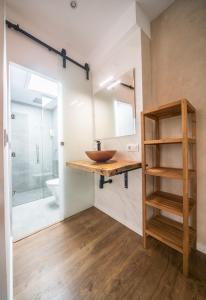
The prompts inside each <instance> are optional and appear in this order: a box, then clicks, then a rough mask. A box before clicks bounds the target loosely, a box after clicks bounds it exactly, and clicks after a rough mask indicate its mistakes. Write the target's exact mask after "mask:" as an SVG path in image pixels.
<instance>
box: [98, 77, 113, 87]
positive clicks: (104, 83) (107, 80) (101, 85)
mask: <svg viewBox="0 0 206 300" xmlns="http://www.w3.org/2000/svg"><path fill="white" fill-rule="evenodd" d="M113 79H114V77H113V76H109V77H108V78H107V79H105V80H104V81H102V82H101V83H100V84H99V86H100V87H103V86H105V85H106V84H107V83H108V82H110V81H112V80H113Z"/></svg>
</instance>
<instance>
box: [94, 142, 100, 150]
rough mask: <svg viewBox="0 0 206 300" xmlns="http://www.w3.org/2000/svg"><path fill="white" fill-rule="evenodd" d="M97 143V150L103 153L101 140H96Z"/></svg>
mask: <svg viewBox="0 0 206 300" xmlns="http://www.w3.org/2000/svg"><path fill="white" fill-rule="evenodd" d="M95 142H96V143H97V150H98V151H101V142H100V141H99V140H95Z"/></svg>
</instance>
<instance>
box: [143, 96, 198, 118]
mask: <svg viewBox="0 0 206 300" xmlns="http://www.w3.org/2000/svg"><path fill="white" fill-rule="evenodd" d="M183 101H186V102H187V105H188V112H190V113H191V112H195V108H194V107H193V106H192V104H191V103H190V102H189V101H188V100H186V99H180V100H178V101H175V102H172V103H169V104H166V105H162V106H159V107H158V108H155V109H152V110H150V111H147V112H145V113H144V116H145V117H148V118H151V119H154V120H156V119H157V118H158V119H165V118H171V117H175V116H180V115H181V103H182V102H183Z"/></svg>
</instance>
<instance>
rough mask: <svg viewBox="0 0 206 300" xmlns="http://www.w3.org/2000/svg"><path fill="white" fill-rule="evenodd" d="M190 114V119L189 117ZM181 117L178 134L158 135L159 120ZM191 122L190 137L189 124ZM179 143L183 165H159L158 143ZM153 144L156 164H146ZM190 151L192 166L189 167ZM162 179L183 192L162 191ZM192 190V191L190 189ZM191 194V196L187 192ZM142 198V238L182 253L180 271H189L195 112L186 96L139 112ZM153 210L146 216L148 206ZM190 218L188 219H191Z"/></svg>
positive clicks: (193, 231)
mask: <svg viewBox="0 0 206 300" xmlns="http://www.w3.org/2000/svg"><path fill="white" fill-rule="evenodd" d="M189 115H190V118H188V116H189ZM175 116H180V118H181V126H182V130H181V133H180V137H176V138H170V137H167V138H160V120H161V119H166V118H172V117H175ZM146 118H149V119H152V120H153V122H154V126H155V139H152V140H146V132H145V120H146ZM189 121H190V122H191V137H189V124H188V122H189ZM164 144H168V145H169V144H180V145H181V146H182V164H183V165H182V168H170V167H161V145H164ZM149 145H153V146H155V164H156V165H155V166H154V167H148V165H147V157H146V147H148V146H149ZM190 151H191V158H192V162H191V164H192V166H191V169H189V157H190V155H189V154H190ZM147 176H153V177H154V178H155V181H154V186H153V190H154V191H153V192H152V193H150V194H148V193H147ZM161 178H168V179H172V180H180V181H182V195H176V194H171V193H167V192H164V191H162V190H161ZM190 191H191V192H190ZM190 194H191V195H190ZM142 199H143V238H144V247H145V248H146V247H147V238H148V236H152V237H153V238H156V239H158V240H159V241H161V242H163V243H165V244H166V245H168V246H170V247H172V248H173V249H175V250H177V251H179V252H180V253H182V255H183V273H184V275H186V276H187V275H188V272H189V253H190V249H191V248H192V247H194V248H195V247H196V202H197V172H196V112H195V108H194V107H193V106H192V105H191V103H189V102H188V100H186V99H182V100H179V101H176V102H173V103H169V104H167V105H164V106H161V107H159V108H157V109H154V110H151V111H148V112H143V113H142ZM149 207H150V208H152V209H153V216H152V217H150V218H149V216H148V215H149V214H148V208H149ZM163 212H167V213H170V215H171V214H172V215H174V216H176V217H177V216H179V217H182V220H183V221H182V222H177V221H175V220H173V219H172V218H168V217H165V216H163ZM190 217H191V221H189V220H190Z"/></svg>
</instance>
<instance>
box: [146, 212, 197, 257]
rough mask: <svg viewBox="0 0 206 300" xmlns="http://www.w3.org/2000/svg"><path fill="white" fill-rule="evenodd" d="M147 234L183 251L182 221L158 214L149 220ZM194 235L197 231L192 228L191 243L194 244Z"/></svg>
mask: <svg viewBox="0 0 206 300" xmlns="http://www.w3.org/2000/svg"><path fill="white" fill-rule="evenodd" d="M146 234H147V235H150V236H152V237H154V238H156V239H157V240H159V241H161V242H163V243H164V244H166V245H168V246H170V247H172V248H173V249H175V250H177V251H179V252H181V253H183V225H182V224H181V223H179V222H177V221H174V220H171V219H169V218H166V217H164V216H161V215H157V216H155V217H152V218H151V219H150V220H148V222H147V225H146ZM194 236H195V232H194V230H193V229H192V228H190V245H192V244H193V241H194Z"/></svg>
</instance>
